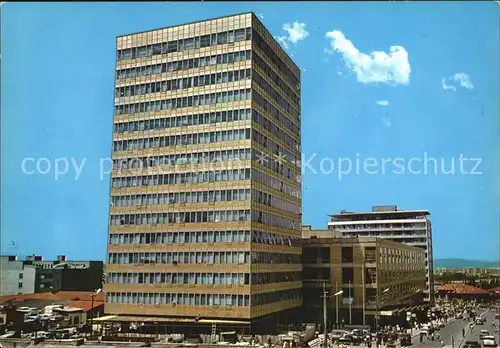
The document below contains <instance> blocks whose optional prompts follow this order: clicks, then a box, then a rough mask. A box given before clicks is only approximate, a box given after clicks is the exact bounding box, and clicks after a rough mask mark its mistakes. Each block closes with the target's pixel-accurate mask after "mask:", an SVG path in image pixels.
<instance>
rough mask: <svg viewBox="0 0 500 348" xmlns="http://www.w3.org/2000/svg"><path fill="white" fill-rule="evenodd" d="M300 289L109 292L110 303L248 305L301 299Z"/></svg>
mask: <svg viewBox="0 0 500 348" xmlns="http://www.w3.org/2000/svg"><path fill="white" fill-rule="evenodd" d="M301 299H302V293H301V291H300V290H282V291H275V292H267V293H262V294H255V295H251V297H250V295H233V294H186V293H151V292H149V293H147V292H146V293H142V292H139V293H137V292H108V293H106V302H107V303H110V304H135V305H172V306H212V307H213V306H222V307H248V306H250V305H252V306H259V305H264V304H269V303H274V302H281V301H288V300H301Z"/></svg>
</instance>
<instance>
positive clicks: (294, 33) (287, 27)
mask: <svg viewBox="0 0 500 348" xmlns="http://www.w3.org/2000/svg"><path fill="white" fill-rule="evenodd" d="M282 28H283V30H284V31H286V32H287V33H288V35H285V36H275V37H274V38H275V39H276V40H277V41H278V42H279V43H280V44H281V46H282V47H283V48H284V49H285V50H287V49H288V48H289V45H288V43H292V44H294V45H295V44H297V42H299V41H301V40H304V39H305V38H307V37H308V36H309V32H308V31H307V30H306V24H305V23H299V22H297V21H295V22H293V23H285V24H283V27H282Z"/></svg>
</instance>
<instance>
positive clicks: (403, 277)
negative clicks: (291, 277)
mask: <svg viewBox="0 0 500 348" xmlns="http://www.w3.org/2000/svg"><path fill="white" fill-rule="evenodd" d="M311 233H312V231H311ZM319 235H320V236H319V237H318V236H314V235H311V236H310V237H309V238H308V239H307V238H304V239H303V241H302V246H303V251H302V262H303V282H304V316H306V317H307V318H304V320H306V321H307V320H309V321H312V322H318V323H322V322H323V319H322V316H323V310H322V309H323V308H322V307H323V294H324V292H325V290H326V294H327V296H326V297H327V320H328V323H329V324H328V325H329V326H330V327H343V326H346V325H372V327H375V326H376V325H377V324H376V319H375V318H376V316H378V317H379V318H381V317H384V319H387V318H396V317H399V318H400V319H401V318H403V320H404V315H405V313H406V310H410V309H411V308H413V307H415V306H417V305H419V304H421V303H423V300H424V294H423V289H425V286H426V268H425V251H424V250H422V249H421V248H417V247H413V246H409V245H406V244H402V243H397V242H393V241H390V240H386V239H381V238H374V237H359V238H353V237H337V238H323V237H321V235H322V233H321V231H320V234H319ZM399 314H403V316H401V315H399ZM380 320H382V322H387V320H383V319H380Z"/></svg>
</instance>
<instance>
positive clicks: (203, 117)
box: [113, 109, 252, 133]
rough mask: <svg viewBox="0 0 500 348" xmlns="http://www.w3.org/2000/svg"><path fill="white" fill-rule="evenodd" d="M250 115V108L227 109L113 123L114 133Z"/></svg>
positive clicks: (141, 130) (248, 117)
mask: <svg viewBox="0 0 500 348" xmlns="http://www.w3.org/2000/svg"><path fill="white" fill-rule="evenodd" d="M251 117H252V109H241V110H227V111H218V112H211V113H208V112H207V113H201V114H194V115H183V116H174V117H165V118H156V119H150V120H142V121H130V122H123V123H117V124H115V125H114V130H113V132H114V133H125V132H143V131H149V130H160V129H168V128H175V127H183V126H196V125H202V124H215V123H220V122H233V121H246V120H250V119H251Z"/></svg>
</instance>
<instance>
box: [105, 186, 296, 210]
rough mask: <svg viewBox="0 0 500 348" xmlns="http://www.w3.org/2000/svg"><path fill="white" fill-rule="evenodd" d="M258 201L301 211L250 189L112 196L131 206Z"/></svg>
mask: <svg viewBox="0 0 500 348" xmlns="http://www.w3.org/2000/svg"><path fill="white" fill-rule="evenodd" d="M250 199H252V201H256V202H258V203H261V204H265V205H269V206H272V207H275V208H278V209H282V210H286V211H290V212H293V213H296V214H299V213H300V207H299V206H298V205H296V204H294V203H290V202H287V201H285V200H283V199H280V198H278V197H276V196H274V195H271V194H268V193H265V192H262V191H258V190H250V189H232V190H210V191H191V192H170V193H151V194H137V195H121V196H112V197H111V205H112V206H114V207H130V206H137V205H164V204H186V203H189V204H191V203H208V202H232V201H246V200H250Z"/></svg>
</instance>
